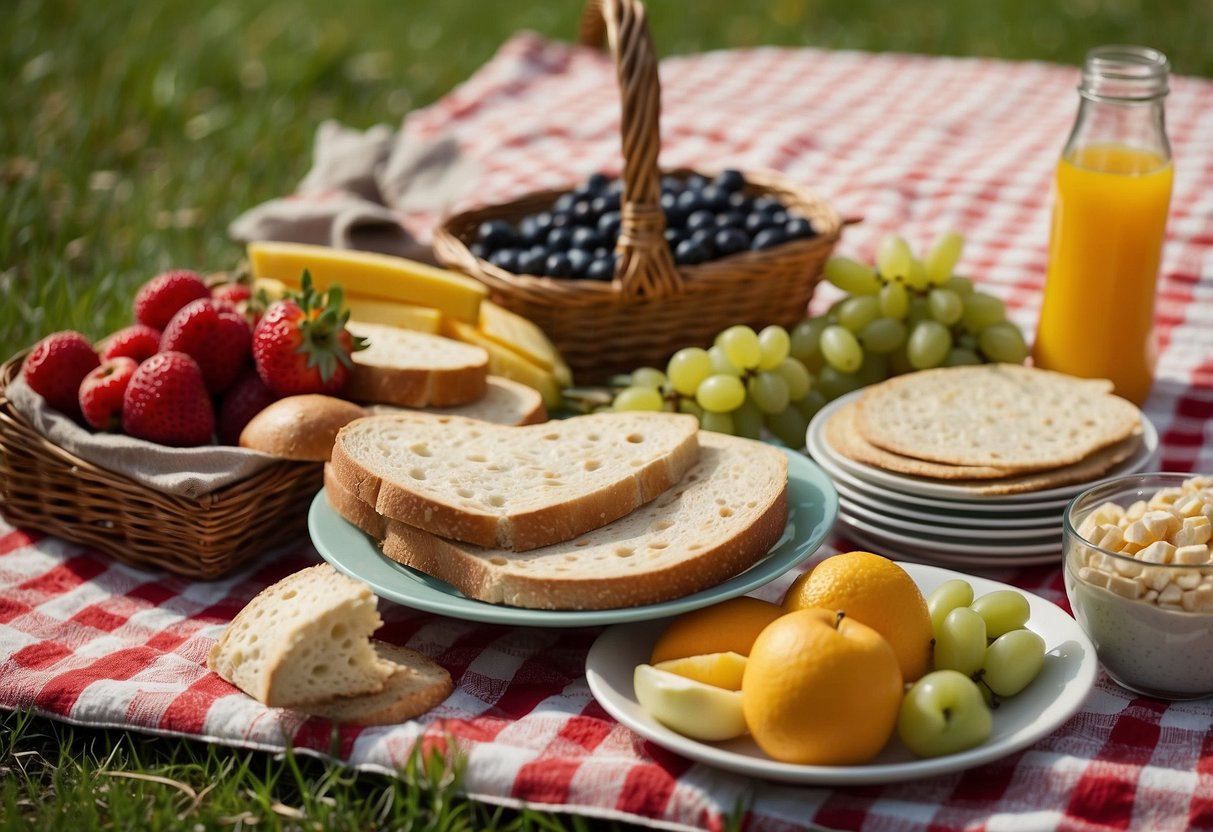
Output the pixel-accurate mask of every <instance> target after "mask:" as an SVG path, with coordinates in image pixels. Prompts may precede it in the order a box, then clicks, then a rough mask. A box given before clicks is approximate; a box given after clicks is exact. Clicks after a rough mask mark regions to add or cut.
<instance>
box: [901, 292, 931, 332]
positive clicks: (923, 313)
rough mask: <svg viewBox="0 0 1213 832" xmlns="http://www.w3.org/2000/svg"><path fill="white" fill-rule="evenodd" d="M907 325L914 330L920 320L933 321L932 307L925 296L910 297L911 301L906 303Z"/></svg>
mask: <svg viewBox="0 0 1213 832" xmlns="http://www.w3.org/2000/svg"><path fill="white" fill-rule="evenodd" d="M905 320H906V326H907V327H909V329H910V331H911V332H912V331H913V330H914V327H915V325H917V324H918V322H919V321H933V320H935V319H934V318H932V317H931V307H930V305H929V304H928V303H927V299H926V298H924V297H918V296H914V297H911V298H910V302H909V303H908V304H907V305H906V318H905Z"/></svg>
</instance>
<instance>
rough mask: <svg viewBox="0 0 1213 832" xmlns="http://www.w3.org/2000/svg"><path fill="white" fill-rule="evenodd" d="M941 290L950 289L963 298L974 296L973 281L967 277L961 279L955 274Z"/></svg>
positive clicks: (945, 282)
mask: <svg viewBox="0 0 1213 832" xmlns="http://www.w3.org/2000/svg"><path fill="white" fill-rule="evenodd" d="M940 288H941V289H949V290H951V291H953V292H955V293H956V294H958V295H960V296H961V297H962V298H963V297H968V296H969V295H971V294H973V281H972V280H969V279H968V278H967V277H961V276H960V275H955V274H954V275H952V276H951V277H949V278H948V279H947V280H946V281H944V284H943V286H941V287H940Z"/></svg>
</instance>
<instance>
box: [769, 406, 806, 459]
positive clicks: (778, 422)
mask: <svg viewBox="0 0 1213 832" xmlns="http://www.w3.org/2000/svg"><path fill="white" fill-rule="evenodd" d="M808 429H809V420H808V419H806V418H805V416H804V414H803V413H801V412H800V411H799V410H797V409H796V408H794V407H789V408H787V409H786V410H783V411H780V412H779V413H772V414H770V415H768V416H767V430H769V431H770V432H771V433H773V434H774V435H775V438H776V439H778V440H779V441H780V442H782V443H783V444H785V445H787V446H788V447H789V448H795V449H798V450H799V449H800V448H803V447H804V439H805V434H806V433H807V432H808Z"/></svg>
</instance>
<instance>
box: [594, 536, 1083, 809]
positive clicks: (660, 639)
mask: <svg viewBox="0 0 1213 832" xmlns="http://www.w3.org/2000/svg"><path fill="white" fill-rule="evenodd" d="M1097 668H1098V662H1097V660H1096V658H1095V649H1094V647H1093V646H1092V644H1091V642H1090V640H1089V639H1088V638H1087V636H1086V635H1085V634H1084V633H1083V631H1082V629H1081V628H1080V627H1079V626H1078V624H1077V622H1075V621H1074V619H1073V618H1071V617H1070V616H1069V615H1067V614H1066V613H1065V612H1064V611H1063V610H1062V609H1061V608H1060V607H1058V606H1056V605H1055V604H1052V603H1050V602H1048V601H1046V600H1044V599H1043V598H1040V597H1038V596H1036V595H1033V594H1031V593H1029V592H1025V591H1023V590H1020V589H1017V588H1015V587H1012V586H1009V585H1007V584H1003V583H999V582H997V581H992V580H988V579H985V578H981V577H976V576H970V575H965V574H962V573H958V572H953V571H950V570H947V569H941V568H939V567H934V566H924V565H920V564H914V563H898V562H894V561H891V560H888V559H886V558H884V557H881V556H879V555H875V554H872V553H868V552H848V553H846V554H840V555H835V556H833V557H830V558H826V559H825V560H823V561H822V562H821V563H819V564H818V565H817V566H816V567H815V568H814V569H813V570H811V571H809V572H806V573H805V574H804V575H802V576H801V577H800V578H798V579H797V580H796V581H795V582H794V583H793V584H792V585H791V587H789V589H788V591H787V594H786V595H785V597H784V599H783V602H782V604H775V603H772V602H769V601H764V600H760V599H757V598H753V597H750V596H744V597H741V598H734V599H730V600H729V601H725V602H722V603H720V604H717V605H714V606H712V607H706V608H703V609H700V610H695V611H693V612H690V613H685V614H683V615H681V616H678V617H676V618H670V619H664V620H657V621H647V622H643V623H637V624H623V625H617V626H614V627H611V628H610V629H608V630H606V631H605V632H603V634H602V635H601V636H599V638H598V639H597V641H595V643H594V645H593V647H592V648H591V649H590V652H589V655H588V656H587V659H586V677H587V679H588V681H589V686H590V691H591V692H592V693H593V695H594V697H595V699H597V700H598V702H599V704H600V705H602V707H603V708H604V709H605V710H606V711H607V713H609V714H610V715H611V716H613V717H614V718H615V719H617V720H619V722H621V723H623V724H624V725H626V726H628V727H629V728H631V729H632V730H633V731H635V732H636V733H637V734H640V735H641V736H642V737H645V738H646V739H648V740H650V741H652V742H654V743H656V744H657V745H659V746H661V747H663V748H665V749H668V750H670V751H673V752H675V753H678V754H681V755H683V756H685V757H687V758H690V759H692V760H695V761H697V762H701V763H705V764H707V765H712V766H716V767H718V768H722V769H726V770H729V771H734V772H738V773H741V774H745V775H748V776H752V777H758V778H762V779H768V780H778V781H784V782H791V783H805V784H817V785H862V784H877V783H893V782H898V781H904V780H913V779H918V778H923V777H931V776H936V775H941V774H948V773H953V772H958V771H963V770H966V769H970V768H973V767H974V766H978V765H981V764H983V763H988V762H991V761H994V760H997V759H999V758H1001V757H1005V756H1006V755H1008V754H1012V753H1014V752H1016V751H1019V750H1021V749H1023V748H1026V747H1027V746H1029V745H1031V744H1033V743H1035V742H1036V741H1038V740H1040V739H1041V738H1043V737H1045V736H1047V735H1048V734H1050V733H1052V732H1053V731H1054V730H1056V729H1057V728H1058V727H1059V726H1061V725H1062V724H1063V723H1064V722H1065V721H1066V720H1068V719H1069V718H1070V717H1071V716H1073V715H1074V713H1075V712H1077V710H1078V709H1079V707H1081V705H1082V703H1083V701H1084V700H1085V699H1086V697H1087V695H1088V693H1089V692H1090V690H1091V688H1092V687H1093V685H1094V682H1095V676H1096V671H1097Z"/></svg>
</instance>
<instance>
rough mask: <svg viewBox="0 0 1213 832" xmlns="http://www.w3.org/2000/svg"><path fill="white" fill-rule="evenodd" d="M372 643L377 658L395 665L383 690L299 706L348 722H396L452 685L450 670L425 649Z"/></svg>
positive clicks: (421, 708) (432, 703)
mask: <svg viewBox="0 0 1213 832" xmlns="http://www.w3.org/2000/svg"><path fill="white" fill-rule="evenodd" d="M371 644H372V646H374V648H375V652H376V653H377V654H378V656H379V658H380V659H381V660H382V661H385V662H388V663H390V664H391V665H392V667H393V668H394V669H393V671H392V675H391V676H388V678H387V680H386V681H385V682H384V683H383V690H381V691H379V692H378V693H368V694H364V695H362V696H353V697H346V698H340V699H333V700H330V701H328V702H321V703H318V704H314V705H306V706H304V707H303V709H302V710H304V711H306V712H307V713H309V714H312V715H313V716H320V717H324V718H325V719H331V720H332V721H333V722H341V723H347V724H350V725H396V724H398V723H401V722H407V721H408V720H410V719H414V718H415V717H418V716H421V715H422V714H423V713H425V712H426V711H428V710H430V709H431V708H433V707H434V706H436V705H437V704H438V703H440V702H442V700H444V699H446V698H447V697H448V696H450V695H451V691H452V690H454V689H455V686H454V684H453V683H452V682H451V674H450V673H447V671H446V669H445V668H443V667H442V665H440V664H438V663H437V662H435V661H434V660H433V659H431V658H430V657H429V656H426V655H425V654H424V653H418V652H417V651H416V650H410V649H409V648H407V647H400V646H398V645H395V644H388V643H387V642H385V641H378V640H376V639H372V641H371Z"/></svg>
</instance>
